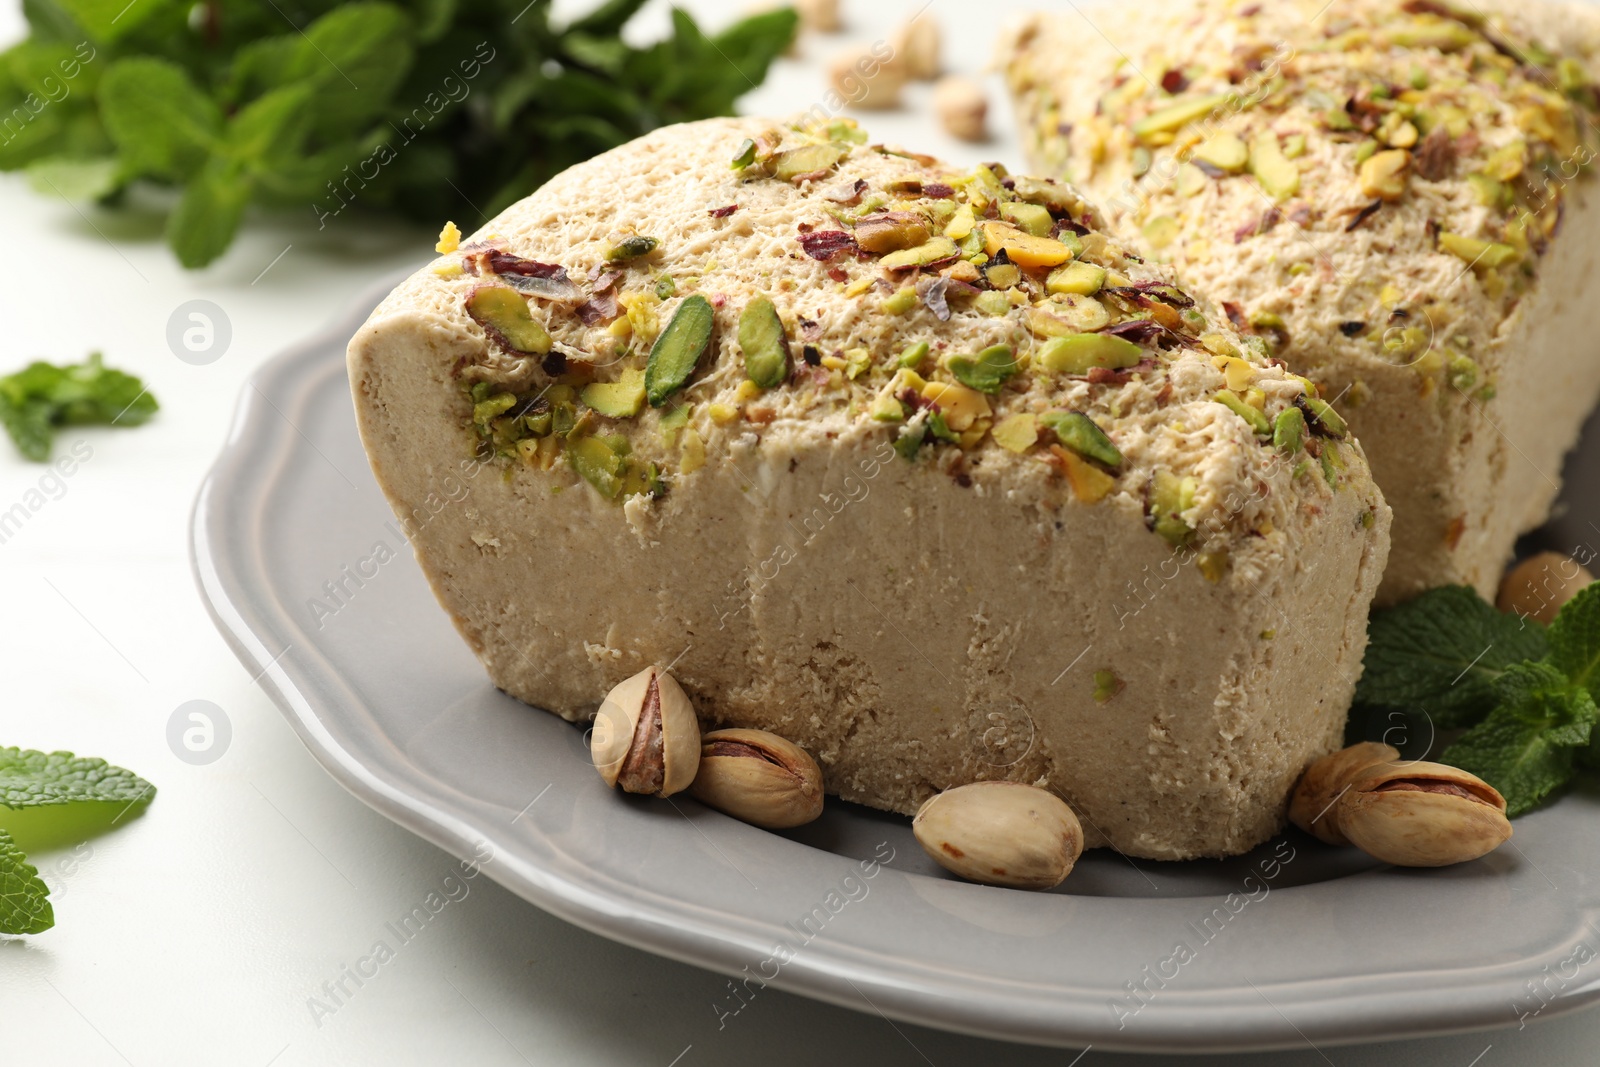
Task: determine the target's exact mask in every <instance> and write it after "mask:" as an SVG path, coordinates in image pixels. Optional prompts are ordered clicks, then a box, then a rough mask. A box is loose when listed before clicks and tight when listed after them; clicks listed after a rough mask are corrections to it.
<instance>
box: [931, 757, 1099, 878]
mask: <svg viewBox="0 0 1600 1067" xmlns="http://www.w3.org/2000/svg"><path fill="white" fill-rule="evenodd" d="M911 832H912V833H913V834H915V835H916V838H917V842H918V843H919V844H921V845H922V847H923V849H924V850H925V851H926V852H927V853H928V855H930V856H932V857H933V859H934V860H935V861H936V862H937V863H938V864H939V865H940V866H941V867H943V868H945V870H947V871H949V872H951V873H952V874H955V875H959V876H960V877H962V878H965V879H967V880H968V881H972V882H982V883H984V884H986V885H1001V886H1009V887H1011V888H1013V889H1049V888H1051V887H1052V886H1057V885H1060V884H1061V881H1062V879H1064V878H1066V876H1067V875H1068V874H1069V873H1070V872H1071V871H1072V865H1073V864H1074V863H1076V862H1078V856H1079V854H1080V853H1081V852H1082V851H1083V827H1082V826H1081V825H1080V824H1079V823H1078V817H1077V816H1076V815H1074V814H1073V813H1072V809H1071V808H1069V807H1068V806H1067V804H1066V802H1065V801H1063V800H1062V799H1061V798H1060V797H1058V796H1056V795H1055V794H1054V793H1051V792H1048V791H1046V790H1044V789H1039V788H1037V787H1035V786H1031V785H1023V784H1021V783H1020V782H974V783H972V784H971V785H963V786H957V787H956V788H954V789H947V790H945V791H944V792H943V793H940V794H939V795H938V796H935V797H931V798H929V800H928V801H927V802H926V803H924V804H923V805H922V807H921V808H920V809H919V810H918V811H917V816H916V818H915V819H913V820H912V823H911Z"/></svg>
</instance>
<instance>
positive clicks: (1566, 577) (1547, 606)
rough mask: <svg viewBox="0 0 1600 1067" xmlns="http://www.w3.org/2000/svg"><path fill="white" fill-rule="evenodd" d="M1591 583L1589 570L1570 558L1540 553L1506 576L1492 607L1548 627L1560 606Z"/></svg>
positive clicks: (1557, 554)
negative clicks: (1536, 620) (1536, 621)
mask: <svg viewBox="0 0 1600 1067" xmlns="http://www.w3.org/2000/svg"><path fill="white" fill-rule="evenodd" d="M1592 581H1594V575H1592V574H1590V573H1589V569H1588V568H1587V567H1585V566H1584V565H1583V564H1581V563H1579V562H1578V561H1577V560H1575V559H1573V558H1572V557H1571V556H1566V555H1563V554H1561V553H1560V552H1540V553H1539V554H1538V555H1534V556H1529V557H1528V558H1527V559H1525V560H1523V561H1522V562H1521V563H1519V564H1517V565H1516V566H1515V567H1512V568H1511V569H1510V570H1509V571H1507V572H1506V576H1505V579H1504V580H1503V581H1502V582H1501V583H1500V595H1499V596H1498V597H1497V598H1496V599H1495V605H1494V606H1495V607H1497V608H1499V609H1500V610H1501V611H1505V612H1509V613H1511V614H1513V615H1521V616H1524V617H1526V618H1534V619H1538V620H1539V621H1540V622H1543V623H1548V622H1550V621H1551V620H1552V619H1554V618H1555V617H1556V612H1558V611H1560V610H1561V606H1562V605H1563V604H1565V603H1566V602H1567V601H1569V600H1571V599H1572V598H1573V597H1575V596H1577V595H1578V593H1579V591H1580V590H1582V589H1583V587H1584V586H1586V585H1588V584H1589V583H1590V582H1592Z"/></svg>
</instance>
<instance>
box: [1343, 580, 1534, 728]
mask: <svg viewBox="0 0 1600 1067" xmlns="http://www.w3.org/2000/svg"><path fill="white" fill-rule="evenodd" d="M1548 651H1549V646H1548V643H1547V641H1546V638H1545V629H1544V626H1543V625H1542V624H1541V623H1538V622H1536V621H1534V620H1532V619H1521V618H1518V617H1517V616H1515V615H1506V614H1504V613H1502V612H1499V611H1496V610H1495V608H1494V605H1492V604H1489V603H1486V602H1485V601H1484V600H1483V598H1481V597H1480V596H1478V594H1477V593H1476V592H1474V591H1473V590H1472V589H1471V588H1470V587H1468V586H1464V585H1452V586H1445V587H1443V588H1440V589H1431V590H1429V591H1428V592H1426V593H1424V594H1422V595H1421V596H1419V597H1417V598H1416V599H1414V600H1409V601H1407V602H1406V603H1404V604H1401V605H1399V606H1398V607H1393V608H1389V609H1387V610H1383V611H1376V612H1373V614H1372V618H1371V619H1370V620H1369V621H1368V623H1367V655H1366V659H1365V660H1364V661H1363V670H1362V674H1361V681H1360V682H1358V683H1357V684H1356V697H1355V699H1356V703H1357V704H1365V705H1370V706H1375V707H1383V708H1397V709H1404V710H1408V711H1417V710H1420V711H1426V712H1427V713H1428V715H1429V716H1430V717H1431V718H1432V719H1433V722H1434V725H1435V726H1437V727H1439V728H1441V729H1448V728H1450V727H1454V726H1466V725H1470V724H1471V723H1475V722H1478V721H1480V720H1481V719H1482V718H1483V716H1485V715H1487V714H1488V713H1489V711H1490V710H1491V709H1493V708H1494V706H1495V705H1496V704H1497V703H1498V702H1499V700H1498V698H1497V696H1496V694H1495V683H1496V682H1497V681H1498V680H1499V678H1500V676H1501V675H1502V674H1503V673H1504V672H1505V671H1506V669H1507V668H1508V667H1511V666H1514V665H1515V664H1518V663H1522V662H1525V661H1527V660H1537V659H1543V658H1544V657H1545V655H1546V654H1547V653H1548Z"/></svg>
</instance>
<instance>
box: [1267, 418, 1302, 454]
mask: <svg viewBox="0 0 1600 1067" xmlns="http://www.w3.org/2000/svg"><path fill="white" fill-rule="evenodd" d="M1305 437H1306V417H1305V416H1304V415H1302V414H1300V409H1299V408H1284V409H1283V410H1282V411H1280V412H1278V417H1277V418H1276V419H1274V420H1273V421H1272V445H1273V447H1274V448H1276V449H1277V450H1278V451H1279V452H1282V453H1283V454H1284V455H1287V456H1292V455H1294V454H1295V453H1296V452H1298V451H1300V449H1301V448H1302V447H1304V442H1305Z"/></svg>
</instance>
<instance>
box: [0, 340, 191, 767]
mask: <svg viewBox="0 0 1600 1067" xmlns="http://www.w3.org/2000/svg"><path fill="white" fill-rule="evenodd" d="M158 407H159V405H158V404H157V403H156V398H155V397H153V396H151V395H150V393H149V391H148V390H146V389H145V387H144V383H143V382H141V381H140V380H139V379H138V378H135V377H134V376H133V375H131V374H125V373H123V372H122V371H119V370H113V369H112V368H110V367H107V366H105V365H104V364H103V363H102V362H101V360H100V353H98V352H95V353H93V354H92V355H90V356H89V359H88V361H87V362H84V363H75V364H70V365H68V366H56V365H55V364H52V363H44V362H38V363H30V364H29V365H28V366H26V367H24V368H22V369H21V370H19V371H17V372H16V373H14V374H8V375H6V376H5V377H3V378H0V424H3V425H4V426H5V429H6V432H7V433H9V434H10V435H11V440H12V441H13V442H14V443H15V444H16V446H17V449H18V451H20V452H21V453H22V454H23V455H24V456H25V457H27V458H28V459H31V460H33V461H34V462H36V463H43V462H45V461H46V460H48V459H49V458H50V444H51V439H52V438H53V437H54V435H55V430H56V428H57V427H58V426H64V425H83V424H92V423H100V424H107V425H110V424H114V425H118V426H137V425H139V424H140V423H142V422H144V421H146V420H147V419H149V418H150V416H151V415H153V414H155V412H156V410H157V408H158ZM0 751H3V750H0Z"/></svg>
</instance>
